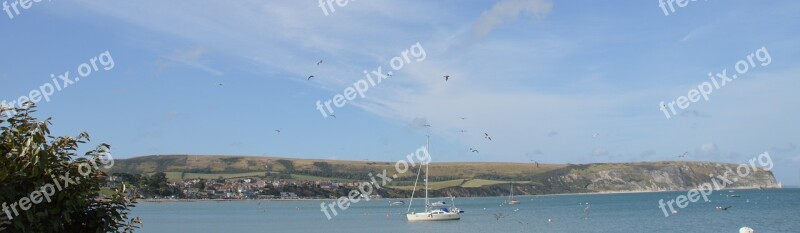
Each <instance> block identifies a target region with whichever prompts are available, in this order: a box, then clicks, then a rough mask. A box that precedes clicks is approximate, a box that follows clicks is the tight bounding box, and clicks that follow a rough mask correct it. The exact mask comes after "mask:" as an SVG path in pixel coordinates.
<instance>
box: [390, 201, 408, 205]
mask: <svg viewBox="0 0 800 233" xmlns="http://www.w3.org/2000/svg"><path fill="white" fill-rule="evenodd" d="M405 204H406V202H405V201H393V202H389V206H398V205H405Z"/></svg>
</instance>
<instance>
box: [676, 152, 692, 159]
mask: <svg viewBox="0 0 800 233" xmlns="http://www.w3.org/2000/svg"><path fill="white" fill-rule="evenodd" d="M687 154H689V152H684V153H683V154H682V155H678V158H685V157H686V155H687Z"/></svg>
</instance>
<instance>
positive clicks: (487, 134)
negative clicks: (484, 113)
mask: <svg viewBox="0 0 800 233" xmlns="http://www.w3.org/2000/svg"><path fill="white" fill-rule="evenodd" d="M483 134H484V135H486V136H484V138H486V139H489V141H491V140H492V137H490V136H489V133H483Z"/></svg>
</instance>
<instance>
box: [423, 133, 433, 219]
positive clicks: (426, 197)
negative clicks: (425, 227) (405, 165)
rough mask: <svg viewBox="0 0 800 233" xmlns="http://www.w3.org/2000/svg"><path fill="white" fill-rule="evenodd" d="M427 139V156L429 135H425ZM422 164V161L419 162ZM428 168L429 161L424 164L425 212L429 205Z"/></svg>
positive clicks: (429, 142) (429, 145) (429, 143)
mask: <svg viewBox="0 0 800 233" xmlns="http://www.w3.org/2000/svg"><path fill="white" fill-rule="evenodd" d="M427 137H428V139H427V140H426V141H425V150H427V151H428V154H430V153H431V151H430V148H431V135H427ZM420 162H422V161H420ZM429 166H430V160H429V161H428V163H426V164H425V212H428V210H430V205H431V203H430V202H429V201H428V167H429Z"/></svg>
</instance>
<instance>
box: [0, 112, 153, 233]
mask: <svg viewBox="0 0 800 233" xmlns="http://www.w3.org/2000/svg"><path fill="white" fill-rule="evenodd" d="M26 105H27V106H26V107H22V108H16V109H14V110H15V111H14V112H15V113H12V112H11V111H10V110H9V109H0V203H8V204H9V205H10V204H11V203H21V202H22V200H23V199H27V198H28V197H30V199H27V200H31V199H36V198H35V197H33V196H34V194H33V193H36V191H37V190H43V187H46V186H48V185H50V187H52V186H54V184H55V183H56V182H58V183H59V184H60V185H61V186H63V189H62V190H55V191H54V193H53V194H52V196H49V198H50V199H49V201H46V200H44V198H40V199H39V200H40V201H41V202H40V203H38V204H33V203H30V205H29V209H28V210H27V211H26V210H22V209H21V208H22V207H21V206H20V205H17V211H19V215H14V213H13V212H11V214H12V216H11V217H13V219H9V216H8V214H7V213H5V212H0V216H2V217H3V218H2V220H0V229H2V228H5V229H4V230H0V231H3V232H133V230H134V229H135V228H138V226H139V225H141V221H139V219H138V218H133V219H129V217H128V214H129V213H130V208H131V207H134V205H133V204H132V203H134V202H132V201H131V200H128V199H127V198H125V196H124V195H123V191H122V190H115V192H114V193H113V194H112V195H111V196H108V197H106V196H101V195H100V194H99V193H100V183H101V181H102V179H103V178H104V177H106V174H105V173H104V172H103V171H101V170H100V169H97V167H96V166H95V167H94V169H89V171H88V172H87V171H86V169H84V170H83V173H81V172H79V168H80V167H81V166H79V165H81V164H95V165H97V166H102V165H101V164H106V163H104V162H109V160H107V159H106V158H105V157H104V156H105V155H109V156H110V154H108V151H109V149H110V146H109V145H107V144H100V145H99V146H97V148H95V149H94V150H90V151H88V152H85V154H84V155H82V156H81V155H79V153H78V146H79V145H81V144H85V143H87V142H88V141H89V135H88V134H87V133H85V132H84V133H80V134H79V135H78V136H76V137H74V138H73V137H68V136H66V137H64V136H62V137H53V136H50V129H49V128H48V126H49V125H50V119H47V120H45V121H41V122H40V121H38V120H37V119H36V118H34V117H32V116H31V115H30V114H32V113H34V112H35V106H33V105H32V104H26ZM84 168H85V165H84ZM67 175H69V176H70V177H71V178H70V179H73V180H76V182H75V183H70V184H69V186H66V185H65V184H62V183H61V182H63V181H62V180H63V178H60V177H62V176H67ZM53 177H56V178H55V180H56V181H54V178H53Z"/></svg>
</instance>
